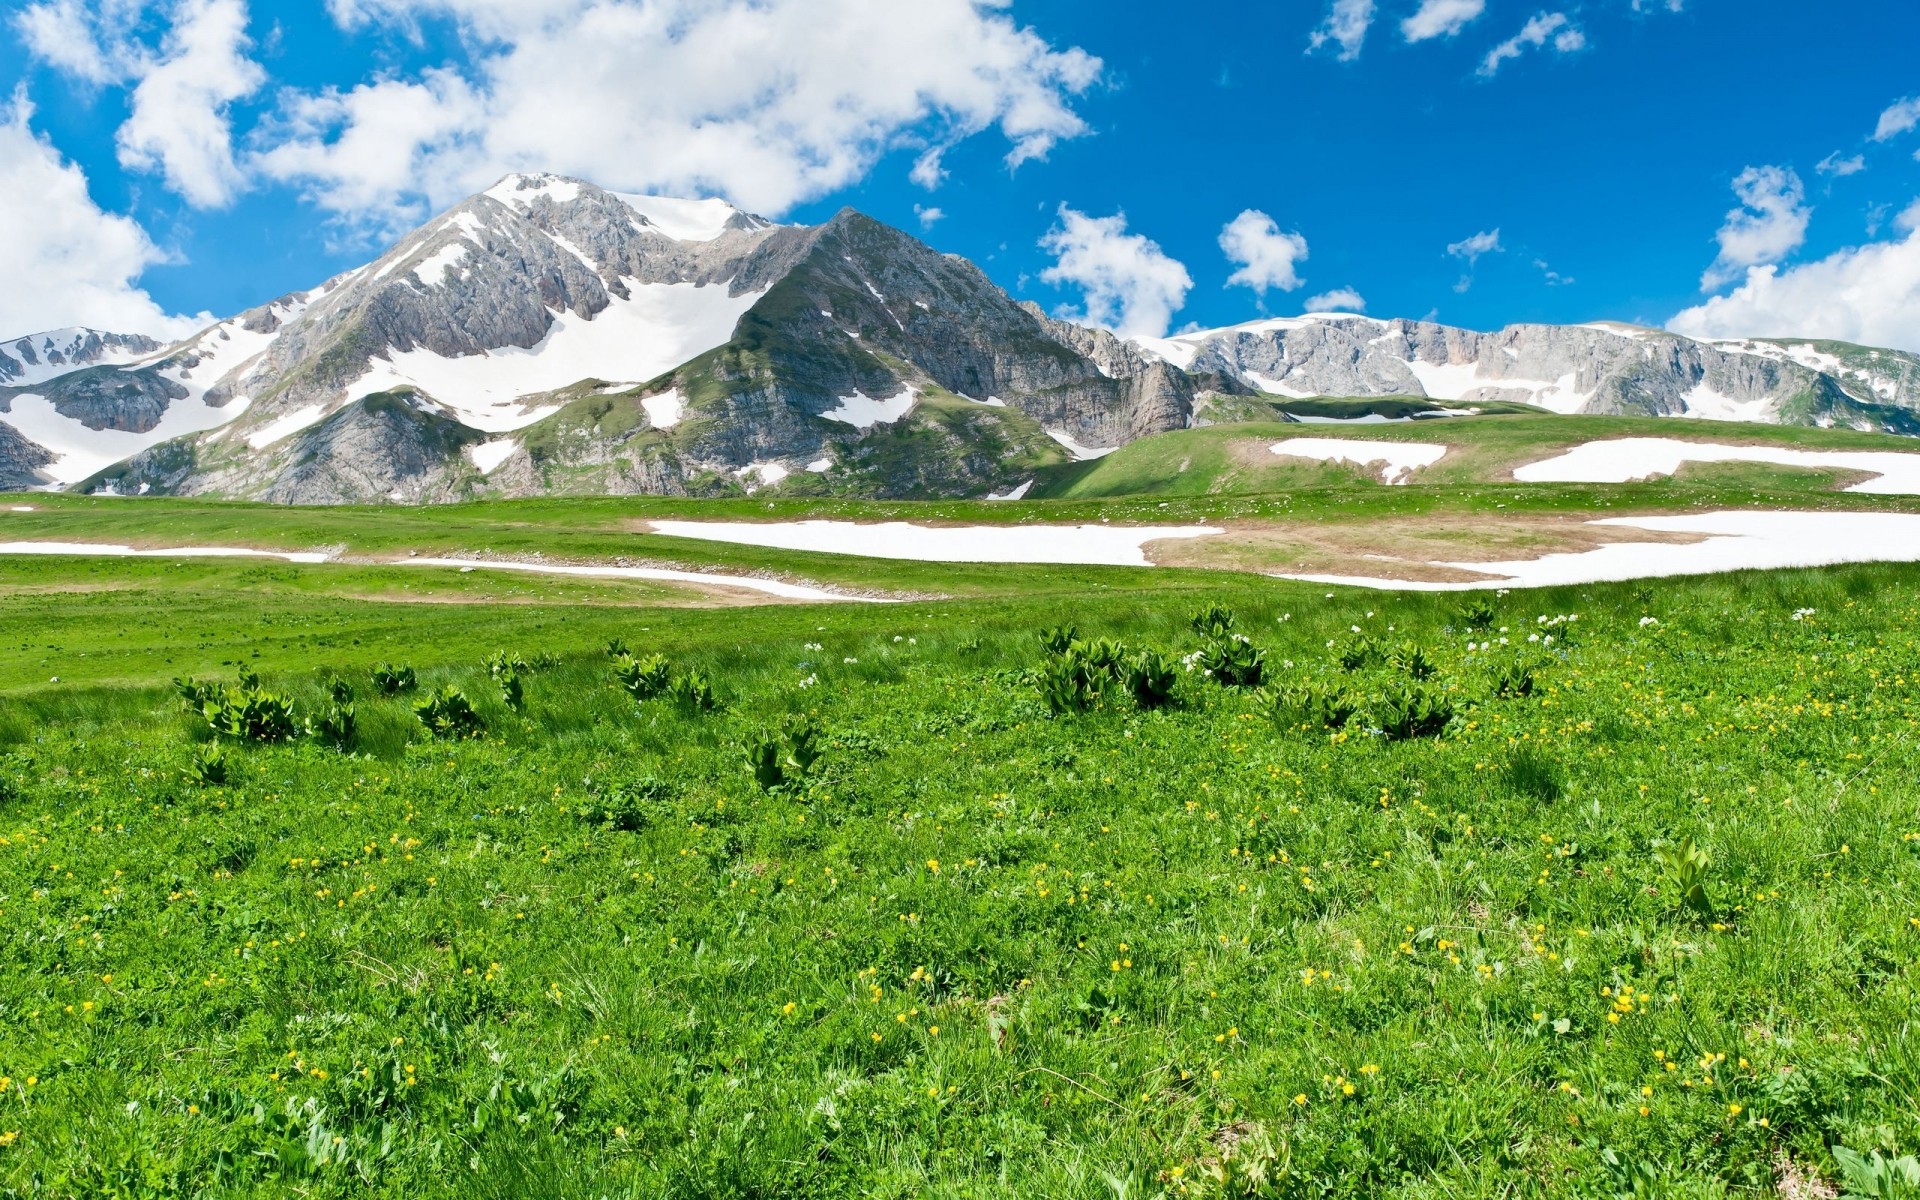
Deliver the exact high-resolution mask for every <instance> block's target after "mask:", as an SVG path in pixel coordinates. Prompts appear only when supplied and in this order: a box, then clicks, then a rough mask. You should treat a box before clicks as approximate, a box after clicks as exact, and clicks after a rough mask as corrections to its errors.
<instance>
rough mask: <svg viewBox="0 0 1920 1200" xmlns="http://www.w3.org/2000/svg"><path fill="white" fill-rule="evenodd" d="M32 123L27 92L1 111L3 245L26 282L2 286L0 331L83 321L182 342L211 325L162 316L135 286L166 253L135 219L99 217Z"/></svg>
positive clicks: (12, 268) (78, 177)
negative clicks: (7, 286) (177, 339)
mask: <svg viewBox="0 0 1920 1200" xmlns="http://www.w3.org/2000/svg"><path fill="white" fill-rule="evenodd" d="M32 117H33V106H32V105H31V104H29V103H28V102H27V99H26V95H25V92H24V91H18V92H15V93H14V96H13V101H12V103H11V105H9V106H6V107H0V244H4V245H5V246H6V247H7V271H8V274H9V277H10V278H12V279H14V280H16V281H21V282H23V283H25V284H27V286H15V287H9V288H4V289H0V335H3V336H7V337H14V336H18V335H20V334H25V333H38V332H40V331H41V330H43V329H49V328H59V327H62V326H67V325H86V326H91V327H93V328H95V329H105V330H108V331H111V332H115V333H146V334H151V335H154V336H156V337H178V336H182V335H184V334H187V333H190V332H192V331H193V330H194V329H195V328H198V327H199V326H201V325H203V324H208V323H211V318H210V317H207V316H205V315H202V316H201V317H199V318H187V317H178V316H173V315H170V314H168V313H167V312H166V310H164V309H162V308H161V307H160V306H159V305H158V304H156V303H154V300H153V297H151V296H149V295H148V294H147V293H146V292H145V291H142V290H141V289H140V288H139V287H138V286H137V285H136V284H135V282H134V281H135V280H137V279H138V278H139V277H140V274H141V272H143V271H145V270H146V269H147V268H148V267H149V266H152V265H153V264H155V263H160V262H165V261H166V259H167V256H166V255H165V254H164V253H163V252H162V251H161V250H160V249H159V248H158V247H157V246H155V245H154V244H153V242H152V240H151V239H149V238H148V237H147V234H146V231H145V230H143V229H141V228H140V226H139V225H138V224H137V223H135V222H134V221H132V220H130V219H128V218H127V217H123V216H119V215H117V214H114V213H108V212H103V211H101V209H100V206H99V205H97V204H95V203H94V202H93V197H91V196H90V195H88V194H87V177H86V175H85V174H84V173H82V172H81V170H80V168H79V167H78V166H75V165H74V164H73V163H70V162H68V161H66V160H65V159H64V158H63V157H62V156H61V154H60V152H59V151H58V150H56V149H54V147H53V146H52V145H51V144H50V143H48V142H47V141H46V140H45V139H44V138H41V137H38V136H36V135H35V134H34V132H33V130H32V128H31V126H30V124H29V122H30V121H31V120H32Z"/></svg>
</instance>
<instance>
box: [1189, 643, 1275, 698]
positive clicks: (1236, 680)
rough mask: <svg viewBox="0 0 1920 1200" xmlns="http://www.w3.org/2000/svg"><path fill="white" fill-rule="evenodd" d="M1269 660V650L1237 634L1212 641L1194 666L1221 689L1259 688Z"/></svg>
mask: <svg viewBox="0 0 1920 1200" xmlns="http://www.w3.org/2000/svg"><path fill="white" fill-rule="evenodd" d="M1266 661H1267V652H1266V651H1264V650H1261V649H1259V648H1258V647H1256V646H1255V645H1254V644H1253V643H1252V642H1250V641H1248V640H1247V639H1246V638H1244V637H1242V636H1240V635H1239V634H1237V633H1236V634H1233V635H1231V636H1228V637H1222V638H1216V639H1215V640H1214V641H1212V642H1209V643H1208V644H1207V645H1206V646H1205V647H1204V648H1203V649H1202V650H1201V651H1200V653H1199V656H1198V657H1196V658H1195V659H1194V664H1195V665H1196V666H1198V667H1199V668H1200V669H1201V670H1202V671H1205V672H1206V673H1207V676H1208V678H1210V679H1212V680H1213V681H1214V682H1215V683H1217V684H1219V685H1221V686H1222V687H1234V688H1248V687H1259V686H1260V680H1261V678H1262V677H1263V676H1264V674H1265V672H1266Z"/></svg>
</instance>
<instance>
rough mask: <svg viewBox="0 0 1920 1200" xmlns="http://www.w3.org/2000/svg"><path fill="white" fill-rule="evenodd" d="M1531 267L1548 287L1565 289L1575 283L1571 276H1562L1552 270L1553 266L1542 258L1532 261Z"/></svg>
mask: <svg viewBox="0 0 1920 1200" xmlns="http://www.w3.org/2000/svg"><path fill="white" fill-rule="evenodd" d="M1533 266H1534V269H1535V270H1537V271H1539V272H1540V276H1541V278H1543V279H1545V280H1546V281H1547V286H1548V287H1567V286H1568V285H1570V284H1572V283H1574V282H1575V280H1574V278H1573V276H1571V275H1562V274H1561V273H1560V272H1558V271H1556V270H1554V269H1553V264H1552V263H1550V262H1548V261H1547V260H1546V259H1544V258H1536V259H1534V260H1533Z"/></svg>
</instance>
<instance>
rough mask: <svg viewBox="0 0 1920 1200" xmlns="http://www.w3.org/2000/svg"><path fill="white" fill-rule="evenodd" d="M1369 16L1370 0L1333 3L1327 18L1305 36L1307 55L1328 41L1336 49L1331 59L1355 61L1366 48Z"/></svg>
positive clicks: (1370, 19) (1371, 13) (1348, 0)
mask: <svg viewBox="0 0 1920 1200" xmlns="http://www.w3.org/2000/svg"><path fill="white" fill-rule="evenodd" d="M1373 14H1374V0H1333V7H1332V8H1330V9H1328V10H1327V19H1326V20H1324V21H1322V22H1321V23H1320V27H1319V28H1318V29H1315V30H1314V31H1313V33H1312V34H1311V35H1309V36H1308V38H1307V52H1308V53H1312V52H1313V51H1315V50H1318V49H1320V48H1321V47H1323V46H1325V45H1327V44H1328V43H1329V42H1331V43H1332V44H1334V45H1336V46H1338V47H1340V50H1339V53H1337V54H1336V55H1335V56H1334V57H1336V58H1338V59H1339V60H1340V61H1341V62H1352V61H1353V60H1354V59H1356V58H1359V57H1360V49H1361V47H1362V46H1364V45H1366V41H1367V30H1368V29H1370V28H1372V26H1373Z"/></svg>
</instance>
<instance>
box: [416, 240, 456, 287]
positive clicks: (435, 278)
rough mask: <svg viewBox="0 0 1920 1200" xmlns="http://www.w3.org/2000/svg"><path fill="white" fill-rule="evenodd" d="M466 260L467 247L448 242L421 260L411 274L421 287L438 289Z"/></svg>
mask: <svg viewBox="0 0 1920 1200" xmlns="http://www.w3.org/2000/svg"><path fill="white" fill-rule="evenodd" d="M466 260H467V247H466V245H465V244H464V243H462V242H449V243H448V244H446V245H444V246H442V247H440V248H439V249H438V250H435V251H434V252H433V253H432V254H429V255H428V256H427V257H425V258H423V259H421V260H420V261H419V262H417V263H415V264H414V266H413V273H414V276H415V277H416V278H418V279H419V280H420V285H421V286H422V287H439V286H440V285H441V284H443V283H445V282H446V281H447V276H448V275H450V274H452V273H453V272H455V271H456V270H458V269H459V267H460V264H461V263H463V262H465V261H466Z"/></svg>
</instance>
